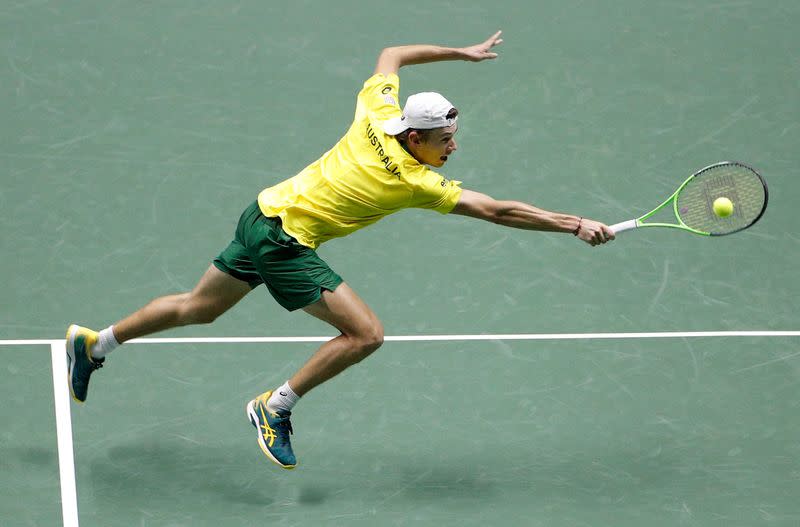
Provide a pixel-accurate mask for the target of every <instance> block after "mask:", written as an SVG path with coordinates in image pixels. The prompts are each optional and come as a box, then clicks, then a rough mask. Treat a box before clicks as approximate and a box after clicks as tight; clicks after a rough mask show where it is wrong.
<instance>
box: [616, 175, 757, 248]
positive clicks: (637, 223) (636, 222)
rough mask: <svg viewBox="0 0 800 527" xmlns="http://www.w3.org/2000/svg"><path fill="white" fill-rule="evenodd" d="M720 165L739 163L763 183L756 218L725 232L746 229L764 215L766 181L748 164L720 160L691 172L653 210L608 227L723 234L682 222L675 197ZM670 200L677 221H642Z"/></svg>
mask: <svg viewBox="0 0 800 527" xmlns="http://www.w3.org/2000/svg"><path fill="white" fill-rule="evenodd" d="M720 165H739V166H742V167H744V168H746V169H748V170H750V171H751V172H753V174H755V175H756V176H758V179H760V180H761V184H762V185H764V206H763V207H762V209H761V213H760V214H759V215H758V216H757V217H756V219H754V220H753V221H752V222H750V223H749V224H748V225H746V226H745V227H742V228H741V229H737V230H735V231H732V232H729V233H725V234H733V233H734V232H739V231H741V230H743V229H746V228H747V227H750V226H751V225H753V224H754V223H756V222H757V221H758V220H759V219H761V216H763V215H764V211H765V210H766V209H767V201H768V200H769V189H768V188H767V182H766V181H764V178H763V177H761V174H759V173H758V172H757V171H756V170H755V169H753V168H752V167H750V166H748V165H745V164H744V163H740V162H738V161H720V162H719V163H714V164H713V165H708V166H707V167H705V168H701V169H700V170H698V171H697V172H695V173H694V174H692V175H691V176H689V177H688V178H686V181H684V182H683V183H682V184H681V186H679V187H678V188H677V189H676V190H675V192H673V193H672V195H671V196H670V197H668V198H667V199H665V200H664V201H663V202H662V203H661V205H659V206H658V207H656V208H654V209H653V210H651V211H650V212H648V213H647V214H645V215H644V216H640V217H638V218H636V219H633V220H628V221H623V222H620V223H616V224H614V225H611V226H610V229H611V230H612V231H614V234H617V233H620V232H624V231H627V230H631V229H638V228H641V227H668V228H671V229H680V230H682V231H688V232H691V233H694V234H699V235H700V236H724V234H712V233H710V232H705V231H701V230H698V229H693V228H691V227H689V226H688V225H686V224H685V223H684V222H683V220H682V219H681V216H680V214H679V213H678V200H677V199H676V198H677V196H678V194H680V192H681V190H683V189H684V187H685V186H686V185H688V184H689V182H690V181H691V180H692V179H694V178H695V177H696V176H698V175H699V174H702V173H703V172H705V171H706V170H710V169H712V168H715V167H718V166H720ZM670 201H672V211H673V213H674V214H675V219H677V220H678V223H660V222H654V223H644V221H645V220H646V219H647V218H650V217H652V216H653V215H655V214H656V213H658V212H659V211H660V210H661V209H663V208H664V207H665V206H666V205H667V204H668V203H669V202H670Z"/></svg>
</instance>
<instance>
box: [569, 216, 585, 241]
mask: <svg viewBox="0 0 800 527" xmlns="http://www.w3.org/2000/svg"><path fill="white" fill-rule="evenodd" d="M581 222H583V216H578V226H577V227H575V230H574V231H572V234H573V235H574V236H577V235H578V233H579V232H580V231H581Z"/></svg>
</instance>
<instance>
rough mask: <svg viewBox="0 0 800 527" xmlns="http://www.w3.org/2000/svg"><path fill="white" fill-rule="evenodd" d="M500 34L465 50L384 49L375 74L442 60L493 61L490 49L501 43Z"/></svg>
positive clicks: (427, 46)
mask: <svg viewBox="0 0 800 527" xmlns="http://www.w3.org/2000/svg"><path fill="white" fill-rule="evenodd" d="M501 33H502V31H498V32H497V33H495V34H494V35H492V36H491V37H489V38H488V39H486V41H484V42H481V43H480V44H475V45H474V46H468V47H465V48H446V47H443V46H431V45H427V44H416V45H412V46H397V47H392V48H386V49H384V50H383V51H382V52H381V54H380V56H378V64H377V65H376V66H375V73H383V74H384V75H389V74H391V73H397V71H398V70H399V69H400V68H402V67H403V66H409V65H411V64H425V63H427V62H438V61H442V60H467V61H470V62H480V61H482V60H487V59H494V58H497V53H495V52H493V51H491V49H492V48H493V47H494V46H496V45H498V44H500V43H501V42H503V39H502V38H500V34H501Z"/></svg>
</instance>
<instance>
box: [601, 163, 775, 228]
mask: <svg viewBox="0 0 800 527" xmlns="http://www.w3.org/2000/svg"><path fill="white" fill-rule="evenodd" d="M768 197H769V193H768V192H767V182H766V181H764V178H762V177H761V175H759V173H758V172H756V171H755V170H753V169H752V168H750V167H748V166H747V165H744V164H742V163H736V162H731V161H723V162H722V163H716V164H713V165H710V166H707V167H705V168H703V169H701V170H698V171H697V172H695V173H694V174H692V175H691V176H689V179H687V180H686V181H684V182H683V184H682V185H681V186H680V187H678V190H676V191H675V192H674V193H673V194H672V196H670V197H669V198H667V199H666V200H665V201H664V203H662V204H661V205H659V206H658V207H656V208H655V209H653V210H651V211H650V212H648V213H647V214H645V215H644V216H641V217H639V218H636V219H633V220H628V221H623V222H621V223H617V224H615V225H611V230H613V231H614V233H615V234H618V233H620V232H623V231H627V230H630V229H636V228H639V227H671V228H673V229H681V230H684V231H689V232H693V233H695V234H700V235H703V236H722V235H725V234H733V233H734V232H738V231H741V230H743V229H746V228H748V227H750V226H751V225H753V224H754V223H755V222H757V221H758V220H759V219H760V218H761V216H763V215H764V211H765V210H766V209H767V199H768ZM717 198H728V199H729V200H731V202H732V203H733V213H732V214H730V215H729V216H725V217H721V216H718V215H717V214H716V213H715V212H714V208H713V204H714V201H715V200H716V199H717ZM669 204H672V210H673V212H674V213H675V219H676V220H677V221H676V223H658V222H647V221H646V220H647V219H648V218H650V217H652V216H654V215H655V214H656V213H657V212H658V211H660V210H662V209H664V208H665V207H667V206H668V205H669Z"/></svg>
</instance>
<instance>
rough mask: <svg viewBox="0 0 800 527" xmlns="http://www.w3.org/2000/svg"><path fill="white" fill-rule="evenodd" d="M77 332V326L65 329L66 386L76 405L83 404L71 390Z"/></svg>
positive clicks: (73, 325)
mask: <svg viewBox="0 0 800 527" xmlns="http://www.w3.org/2000/svg"><path fill="white" fill-rule="evenodd" d="M78 331H79V329H78V326H76V325H75V324H72V325H71V326H70V327H68V328H67V359H68V362H69V364H68V365H67V384H69V394H70V395H71V396H72V400H73V401H75V402H76V403H78V404H83V403H84V401H81V400H80V399H78V398H77V397H75V392H74V391H73V390H72V367H73V366H74V365H75V337H77V336H78Z"/></svg>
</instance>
